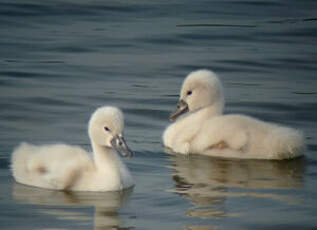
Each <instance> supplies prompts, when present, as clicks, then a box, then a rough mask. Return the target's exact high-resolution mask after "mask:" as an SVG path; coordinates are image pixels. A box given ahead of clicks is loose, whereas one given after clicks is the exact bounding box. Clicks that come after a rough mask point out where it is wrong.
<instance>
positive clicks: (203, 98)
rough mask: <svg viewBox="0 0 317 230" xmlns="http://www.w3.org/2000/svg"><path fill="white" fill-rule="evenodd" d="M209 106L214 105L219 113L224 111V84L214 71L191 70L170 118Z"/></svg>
mask: <svg viewBox="0 0 317 230" xmlns="http://www.w3.org/2000/svg"><path fill="white" fill-rule="evenodd" d="M207 106H214V107H215V108H214V109H215V110H216V111H217V112H218V113H222V110H223V107H224V96H223V88H222V84H221V82H220V81H219V79H218V77H217V75H216V74H215V73H213V72H212V71H209V70H197V71H194V72H191V73H190V74H188V75H187V77H186V78H185V80H184V82H183V85H182V88H181V92H180V97H179V102H178V104H177V108H176V109H175V111H174V112H173V113H172V114H171V116H170V120H171V121H173V120H175V119H176V118H177V117H178V116H180V115H182V114H184V113H186V112H192V111H196V110H199V109H201V108H205V107H207Z"/></svg>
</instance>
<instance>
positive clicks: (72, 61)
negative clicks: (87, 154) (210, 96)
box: [0, 0, 317, 230]
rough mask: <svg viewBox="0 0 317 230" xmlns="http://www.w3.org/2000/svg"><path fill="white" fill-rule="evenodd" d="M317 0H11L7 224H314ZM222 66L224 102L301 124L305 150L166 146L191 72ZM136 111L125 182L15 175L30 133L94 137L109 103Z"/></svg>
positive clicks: (4, 93) (207, 228) (1, 40)
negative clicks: (280, 158)
mask: <svg viewBox="0 0 317 230" xmlns="http://www.w3.org/2000/svg"><path fill="white" fill-rule="evenodd" d="M316 60H317V1H315V0H305V1H299V0H296V1H295V0H287V1H286V0H253V1H251V0H249V1H242V0H223V1H204V0H198V1H187V0H185V1H177V0H176V1H145V0H140V1H137V0H129V1H123V0H118V1H88V0H85V1H84V0H76V1H75V0H55V1H51V0H47V1H35V0H33V1H32V0H26V1H22V0H0V184H1V185H0V186H1V192H0V205H1V209H0V229H144V230H145V229H158V230H160V229H165V230H169V229H171V230H172V229H173V230H174V229H193V230H198V229H199V230H213V229H257V230H261V229H279V230H280V229H288V230H290V229H313V228H316V227H317V218H316V213H317V208H316V207H317V194H316V191H317V156H316V154H317V127H316V124H317V122H316V121H317V76H316V74H317V62H316ZM199 68H209V69H211V70H214V71H215V72H216V73H218V74H219V76H220V77H221V79H222V81H223V83H224V87H225V93H226V100H227V104H226V106H227V107H226V112H227V113H245V114H249V115H252V116H255V117H258V118H261V119H263V120H267V121H271V122H277V123H282V124H286V125H289V126H292V127H295V128H299V129H302V130H303V131H304V132H305V134H306V137H307V144H308V148H307V151H306V152H305V155H306V157H305V158H303V159H297V160H292V161H284V162H270V161H247V160H244V161H238V160H234V161H232V160H219V159H214V158H208V157H203V156H190V157H185V156H174V155H168V154H166V153H165V152H164V148H163V147H162V142H161V135H162V132H163V130H164V128H165V127H166V125H168V119H167V118H168V114H169V113H170V112H171V111H172V109H173V107H174V104H175V103H176V101H177V94H178V92H179V88H180V85H181V82H182V80H183V78H184V76H185V75H186V74H187V73H189V72H190V71H193V70H196V69H199ZM104 104H108V105H109V104H110V105H116V106H119V107H120V108H122V109H123V111H124V113H125V117H126V131H125V132H126V139H127V142H128V144H129V145H130V147H131V148H132V149H133V150H134V152H135V157H134V158H132V159H130V160H126V161H125V162H126V164H127V165H128V167H129V168H130V170H131V172H132V174H133V176H134V178H135V181H136V187H135V188H134V189H133V191H126V192H124V193H62V192H54V191H46V190H42V189H35V188H30V187H26V186H22V185H18V184H16V183H15V182H14V180H13V178H12V176H11V172H10V170H9V162H10V160H9V159H10V155H11V153H12V149H13V148H14V146H16V145H17V144H18V143H19V142H21V141H29V142H32V143H36V144H43V143H52V142H57V141H58V142H60V141H63V142H66V143H69V144H77V145H80V146H82V147H84V148H86V149H89V145H90V143H89V140H88V137H87V131H86V128H87V122H88V119H89V116H90V114H91V113H92V112H93V111H94V109H95V108H96V107H98V106H100V105H104Z"/></svg>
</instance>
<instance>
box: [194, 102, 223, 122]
mask: <svg viewBox="0 0 317 230" xmlns="http://www.w3.org/2000/svg"><path fill="white" fill-rule="evenodd" d="M197 112H199V113H202V114H204V116H206V118H210V117H214V116H220V115H222V114H223V103H220V102H219V103H214V104H212V105H207V106H205V107H203V108H200V109H198V111H197Z"/></svg>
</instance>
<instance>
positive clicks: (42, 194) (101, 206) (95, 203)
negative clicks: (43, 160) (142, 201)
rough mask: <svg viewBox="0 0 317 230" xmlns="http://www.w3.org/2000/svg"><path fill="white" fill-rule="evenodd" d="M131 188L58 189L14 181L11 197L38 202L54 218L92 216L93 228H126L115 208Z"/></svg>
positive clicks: (17, 199) (30, 202)
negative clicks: (87, 211) (90, 209)
mask: <svg viewBox="0 0 317 230" xmlns="http://www.w3.org/2000/svg"><path fill="white" fill-rule="evenodd" d="M132 191H133V189H127V190H123V191H116V192H70V191H67V192H62V191H55V190H45V189H40V188H35V187H30V186H24V185H21V184H18V183H14V184H13V188H12V197H13V199H14V200H16V201H17V202H18V203H22V204H33V205H41V206H43V209H41V212H42V213H43V214H50V215H53V216H55V217H56V219H68V220H74V221H86V222H88V221H90V220H91V218H93V222H94V229H95V230H97V229H98V230H101V229H108V228H109V229H113V228H114V229H129V228H124V227H121V224H120V219H119V217H118V209H119V208H120V207H122V206H124V205H125V204H126V203H127V201H128V200H129V197H130V195H131V194H132ZM44 206H49V208H47V207H44ZM53 207H56V208H53ZM65 207H94V209H95V213H94V216H93V217H91V216H85V215H83V214H82V213H77V212H75V211H74V210H72V211H68V210H65V209H64V208H65Z"/></svg>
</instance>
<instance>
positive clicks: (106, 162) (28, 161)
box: [11, 106, 134, 191]
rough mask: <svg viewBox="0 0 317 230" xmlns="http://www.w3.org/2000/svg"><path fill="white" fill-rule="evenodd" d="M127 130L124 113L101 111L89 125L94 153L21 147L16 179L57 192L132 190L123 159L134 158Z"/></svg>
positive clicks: (15, 160)
mask: <svg viewBox="0 0 317 230" xmlns="http://www.w3.org/2000/svg"><path fill="white" fill-rule="evenodd" d="M123 129H124V116H123V113H122V112H121V110H120V109H118V108H116V107H111V106H104V107H100V108H98V109H97V110H96V111H95V112H94V113H93V114H92V115H91V118H90V120H89V124H88V134H89V137H90V141H91V146H92V150H93V151H92V153H89V152H86V151H85V150H84V149H82V148H81V147H79V146H74V145H66V144H52V145H41V146H38V145H33V144H29V143H21V144H20V145H19V146H18V147H17V148H16V149H15V150H14V151H13V153H12V157H11V170H12V173H13V177H14V179H15V180H16V181H17V182H18V183H21V184H25V185H30V186H36V187H41V188H45V189H53V190H71V191H118V190H123V189H126V188H129V187H132V186H133V185H134V182H133V178H132V176H131V174H130V172H129V170H128V168H127V167H126V166H125V164H124V162H123V161H122V160H121V158H120V156H119V154H120V155H121V156H122V157H132V151H131V150H130V149H129V147H128V145H127V144H126V142H125V139H124V137H123Z"/></svg>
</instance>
